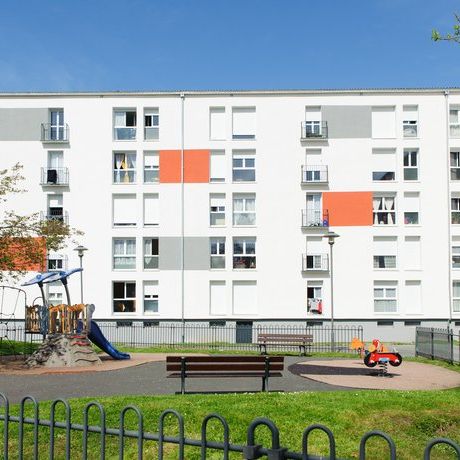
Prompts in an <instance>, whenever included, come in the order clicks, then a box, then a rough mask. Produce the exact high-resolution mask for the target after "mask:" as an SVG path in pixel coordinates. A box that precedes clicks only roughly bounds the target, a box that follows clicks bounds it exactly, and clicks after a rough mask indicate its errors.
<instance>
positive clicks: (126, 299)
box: [112, 280, 137, 315]
mask: <svg viewBox="0 0 460 460" xmlns="http://www.w3.org/2000/svg"><path fill="white" fill-rule="evenodd" d="M119 283H123V285H124V286H123V291H124V296H123V297H115V292H114V291H115V284H119ZM128 284H134V297H129V296H128V294H127V292H128V286H127V285H128ZM136 293H137V286H136V282H135V281H124V280H120V281H118V280H117V281H112V311H113V313H114V314H116V315H118V314H121V315H123V314H133V313H136V309H137V305H136ZM115 302H118V303H121V304H123V302H132V305H133V311H128V310H123V309H121V306H120V311H115Z"/></svg>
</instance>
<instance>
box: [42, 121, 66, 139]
mask: <svg viewBox="0 0 460 460" xmlns="http://www.w3.org/2000/svg"><path fill="white" fill-rule="evenodd" d="M41 141H42V142H69V125H68V124H67V123H66V124H64V125H53V124H51V123H42V138H41Z"/></svg>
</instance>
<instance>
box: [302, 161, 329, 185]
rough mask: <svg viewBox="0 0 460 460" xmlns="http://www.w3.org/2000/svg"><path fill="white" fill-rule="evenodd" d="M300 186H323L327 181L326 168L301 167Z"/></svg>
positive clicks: (318, 166)
mask: <svg viewBox="0 0 460 460" xmlns="http://www.w3.org/2000/svg"><path fill="white" fill-rule="evenodd" d="M301 180H302V184H324V183H327V181H328V175H327V166H325V165H317V166H312V165H304V166H302V179H301Z"/></svg>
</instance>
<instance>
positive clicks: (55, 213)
mask: <svg viewBox="0 0 460 460" xmlns="http://www.w3.org/2000/svg"><path fill="white" fill-rule="evenodd" d="M40 220H42V221H44V220H60V221H62V222H64V223H65V224H68V223H69V214H68V213H67V211H64V210H63V209H62V208H49V209H48V211H47V212H46V211H45V212H43V211H42V212H41V213H40Z"/></svg>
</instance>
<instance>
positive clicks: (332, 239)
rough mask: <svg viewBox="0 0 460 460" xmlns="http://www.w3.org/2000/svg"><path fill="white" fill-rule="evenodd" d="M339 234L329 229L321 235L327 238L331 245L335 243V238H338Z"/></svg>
mask: <svg viewBox="0 0 460 460" xmlns="http://www.w3.org/2000/svg"><path fill="white" fill-rule="evenodd" d="M339 236H340V235H338V234H337V233H335V232H331V231H329V232H327V233H326V234H325V235H324V236H323V238H327V242H328V243H329V244H330V245H331V246H332V245H333V244H334V243H335V239H336V238H339Z"/></svg>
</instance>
